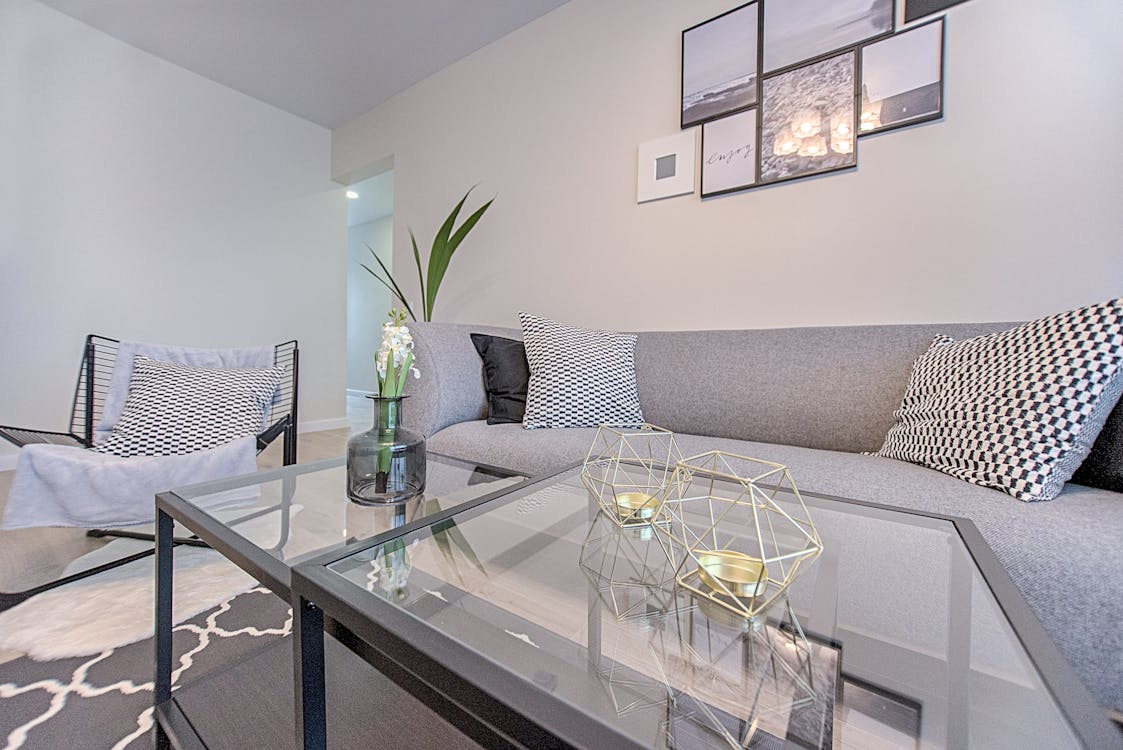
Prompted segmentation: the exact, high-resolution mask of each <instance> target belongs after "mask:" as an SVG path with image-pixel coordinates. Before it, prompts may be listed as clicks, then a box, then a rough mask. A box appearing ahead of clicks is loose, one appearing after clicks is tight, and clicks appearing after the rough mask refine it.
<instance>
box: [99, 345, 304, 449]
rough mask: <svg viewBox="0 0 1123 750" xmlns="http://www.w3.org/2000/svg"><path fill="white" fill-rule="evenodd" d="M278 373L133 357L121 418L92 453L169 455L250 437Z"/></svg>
mask: <svg viewBox="0 0 1123 750" xmlns="http://www.w3.org/2000/svg"><path fill="white" fill-rule="evenodd" d="M282 374H283V370H282V369H280V368H277V367H267V368H261V369H219V368H209V367H192V366H190V365H181V364H176V363H173V362H161V361H159V360H155V359H149V358H148V357H143V356H139V355H138V356H136V357H135V358H134V359H133V372H132V379H131V380H130V381H129V394H128V396H127V397H126V399H125V406H124V409H123V410H122V411H121V417H120V419H118V420H117V423H116V424H115V425H114V426H113V431H112V432H111V433H109V437H107V438H106V439H105V440H104V441H102V442H101V443H99V444H98V445H97V446H96V447H95V448H94V450H96V451H98V452H100V453H109V454H112V455H115V456H122V457H126V458H128V457H133V456H175V455H182V454H184V453H194V452H196V451H201V450H206V449H208V448H215V447H217V446H219V445H223V444H225V443H229V442H230V441H232V440H236V439H237V438H240V437H244V436H246V435H255V434H257V433H258V432H260V431H261V430H262V428H263V427H264V423H265V415H266V411H267V410H268V408H269V405H270V404H271V403H272V401H273V394H274V393H275V392H276V391H277V386H278V384H279V383H280V380H281V376H282Z"/></svg>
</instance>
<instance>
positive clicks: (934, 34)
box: [858, 18, 944, 134]
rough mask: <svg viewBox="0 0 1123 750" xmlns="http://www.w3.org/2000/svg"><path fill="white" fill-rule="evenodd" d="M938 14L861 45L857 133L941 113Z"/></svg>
mask: <svg viewBox="0 0 1123 750" xmlns="http://www.w3.org/2000/svg"><path fill="white" fill-rule="evenodd" d="M943 49H944V19H942V18H938V19H936V20H935V21H929V22H928V23H926V24H924V25H922V26H914V27H912V28H911V29H908V30H907V31H903V32H901V33H900V34H897V35H895V36H891V37H889V38H888V39H883V40H882V41H880V42H875V43H873V44H870V45H868V46H866V47H863V48H862V88H861V92H862V104H861V115H860V118H859V126H858V127H859V131H858V132H859V133H860V134H867V133H878V132H881V131H883V130H890V129H892V128H899V127H903V126H905V125H912V124H914V123H917V122H925V121H927V120H935V119H938V118H940V117H942V116H943V108H944V97H943V88H944V81H943V78H944V77H943Z"/></svg>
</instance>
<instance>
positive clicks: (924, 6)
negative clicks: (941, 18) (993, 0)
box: [905, 0, 967, 23]
mask: <svg viewBox="0 0 1123 750" xmlns="http://www.w3.org/2000/svg"><path fill="white" fill-rule="evenodd" d="M965 2H967V0H905V23H912V22H913V21H915V20H916V19H918V18H924V17H925V16H930V15H932V14H933V13H939V12H940V11H941V10H946V9H947V8H950V7H951V6H953V5H959V4H960V3H965Z"/></svg>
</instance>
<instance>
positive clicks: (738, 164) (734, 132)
mask: <svg viewBox="0 0 1123 750" xmlns="http://www.w3.org/2000/svg"><path fill="white" fill-rule="evenodd" d="M756 118H757V114H756V109H750V110H747V111H745V112H740V113H738V114H735V115H729V116H728V117H723V118H721V119H720V120H710V121H709V122H707V123H706V124H705V125H703V126H702V197H703V198H708V197H710V196H712V195H721V194H722V193H732V192H733V191H735V190H744V189H745V188H747V187H752V186H753V185H755V184H756V181H757V153H756Z"/></svg>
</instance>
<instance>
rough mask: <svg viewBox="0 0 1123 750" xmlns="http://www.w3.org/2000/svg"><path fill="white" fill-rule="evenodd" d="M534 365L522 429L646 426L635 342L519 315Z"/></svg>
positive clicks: (628, 337)
mask: <svg viewBox="0 0 1123 750" xmlns="http://www.w3.org/2000/svg"><path fill="white" fill-rule="evenodd" d="M519 321H520V322H521V323H522V329H523V344H524V345H525V346H526V361H527V364H528V365H529V366H530V383H529V385H528V386H527V394H526V414H525V415H524V416H523V427H525V428H526V429H528V430H533V429H537V428H540V427H598V426H600V425H602V424H605V423H609V422H611V423H613V424H642V423H643V412H642V411H641V410H640V405H639V392H638V390H637V388H636V337H635V336H632V335H628V334H623V333H614V332H612V331H596V330H591V329H588V328H577V327H575V326H567V325H563V324H561V323H556V322H554V321H552V320H548V319H547V318H540V317H538V316H536V315H528V314H527V313H519Z"/></svg>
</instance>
